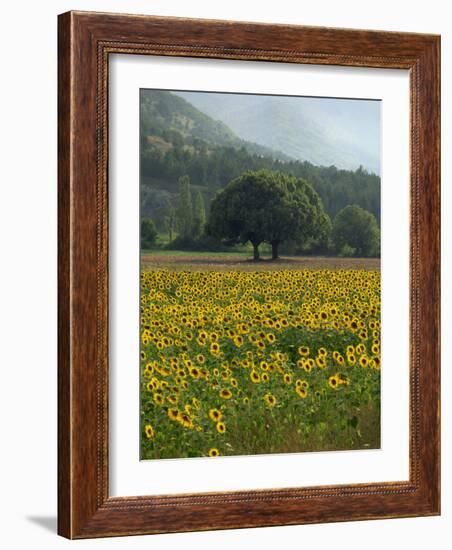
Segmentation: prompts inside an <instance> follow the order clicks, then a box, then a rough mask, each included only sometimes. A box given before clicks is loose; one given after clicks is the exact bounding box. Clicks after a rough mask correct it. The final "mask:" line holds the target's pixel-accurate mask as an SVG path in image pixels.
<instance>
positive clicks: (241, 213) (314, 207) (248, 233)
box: [207, 170, 328, 260]
mask: <svg viewBox="0 0 452 550" xmlns="http://www.w3.org/2000/svg"><path fill="white" fill-rule="evenodd" d="M327 219H328V218H327V216H326V214H325V212H324V210H323V205H322V202H321V200H320V198H319V196H318V195H317V193H316V192H315V191H314V189H313V188H312V187H311V185H310V184H309V183H308V182H306V181H305V180H303V179H301V178H295V177H294V176H291V175H287V174H282V173H281V172H274V171H270V170H259V171H257V172H253V171H248V172H245V173H244V174H242V175H241V176H239V177H238V178H236V179H234V180H232V181H231V182H230V183H229V184H228V185H227V186H226V187H225V189H223V190H222V191H220V192H219V193H218V194H217V195H216V197H215V198H214V200H213V201H212V204H211V208H210V215H209V220H208V224H207V231H208V233H209V234H210V235H213V236H214V237H217V238H221V239H224V240H226V241H228V242H231V243H232V242H235V243H246V242H248V241H249V242H250V243H251V244H252V245H253V250H254V259H255V260H258V259H259V246H260V244H261V243H262V242H264V241H265V242H268V243H270V244H271V246H272V257H273V259H277V258H278V250H279V245H280V243H281V242H283V241H285V240H287V239H295V240H298V241H301V240H303V239H306V238H308V237H310V236H312V235H315V234H316V232H317V231H319V230H320V229H321V228H324V227H325V226H327V225H328V224H327Z"/></svg>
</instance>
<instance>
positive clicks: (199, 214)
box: [192, 191, 206, 239]
mask: <svg viewBox="0 0 452 550" xmlns="http://www.w3.org/2000/svg"><path fill="white" fill-rule="evenodd" d="M205 225H206V207H205V206H204V198H203V196H202V193H201V192H200V191H198V192H197V193H196V195H195V204H194V208H193V228H192V234H193V237H194V238H195V239H196V238H198V237H200V236H201V235H202V234H203V232H204V226H205Z"/></svg>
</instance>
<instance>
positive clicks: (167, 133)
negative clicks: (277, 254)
mask: <svg viewBox="0 0 452 550" xmlns="http://www.w3.org/2000/svg"><path fill="white" fill-rule="evenodd" d="M140 140H141V211H142V216H143V217H149V218H152V219H153V220H154V222H155V223H156V225H157V227H158V228H159V229H163V228H164V225H165V216H167V211H168V208H171V206H173V207H174V205H175V198H176V195H177V192H178V180H179V178H180V177H182V176H188V177H189V179H190V183H191V189H192V190H193V192H196V193H197V192H198V191H199V192H200V193H201V194H202V196H203V198H204V202H205V205H206V209H207V211H208V210H209V205H210V202H211V200H212V199H213V197H214V196H215V194H216V193H217V191H218V190H220V189H222V188H224V187H225V186H226V185H227V183H228V182H229V181H230V180H231V179H233V178H235V177H237V176H239V175H240V174H242V173H243V172H245V171H247V170H259V169H261V168H267V169H270V170H279V171H281V172H284V173H289V174H293V175H295V176H297V177H303V178H305V179H306V180H307V181H308V182H310V183H311V184H312V185H313V187H314V189H315V190H316V191H317V193H318V194H319V195H320V197H321V199H322V201H323V205H324V208H325V211H326V212H327V213H328V214H329V215H330V217H334V216H335V215H336V214H337V213H338V212H339V211H340V210H341V209H342V208H343V207H345V206H347V205H349V204H357V205H359V206H361V207H362V208H364V209H366V210H368V211H370V212H372V213H373V214H374V215H375V216H376V218H377V220H378V222H379V220H380V178H379V176H377V175H375V174H370V173H368V172H367V171H366V170H364V169H362V168H359V169H358V170H356V171H349V170H339V169H337V168H336V167H335V166H329V167H324V166H315V165H314V164H311V163H309V162H306V161H305V162H300V161H296V160H293V159H291V158H290V157H289V156H288V155H286V154H285V152H284V151H282V152H280V151H275V150H272V149H268V148H266V147H263V146H260V145H257V144H254V143H250V142H247V141H245V140H242V139H240V138H239V137H238V136H237V135H235V134H234V132H232V130H230V129H229V128H228V127H227V126H226V125H225V124H223V123H222V122H218V121H215V120H213V119H212V118H210V117H209V116H207V115H205V114H204V113H201V112H200V111H198V110H197V109H196V108H195V107H193V106H192V105H191V104H190V103H188V102H187V101H185V100H184V99H182V98H181V97H177V96H175V95H174V94H172V93H171V92H167V91H161V90H142V92H141V132H140Z"/></svg>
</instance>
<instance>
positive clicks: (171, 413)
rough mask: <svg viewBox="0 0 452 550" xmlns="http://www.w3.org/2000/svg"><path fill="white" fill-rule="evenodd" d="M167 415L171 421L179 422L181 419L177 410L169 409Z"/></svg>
mask: <svg viewBox="0 0 452 550" xmlns="http://www.w3.org/2000/svg"><path fill="white" fill-rule="evenodd" d="M167 414H168V418H169V419H170V420H177V419H178V418H179V411H178V410H177V409H168V413H167Z"/></svg>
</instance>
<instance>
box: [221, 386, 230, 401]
mask: <svg viewBox="0 0 452 550" xmlns="http://www.w3.org/2000/svg"><path fill="white" fill-rule="evenodd" d="M220 397H222V398H223V399H231V397H232V392H231V390H228V389H227V388H223V389H222V390H220Z"/></svg>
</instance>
